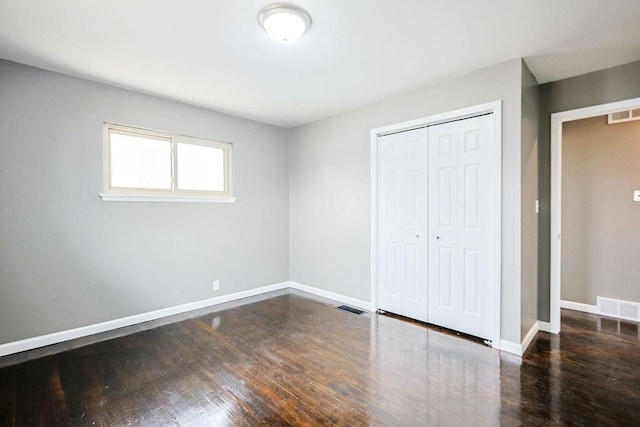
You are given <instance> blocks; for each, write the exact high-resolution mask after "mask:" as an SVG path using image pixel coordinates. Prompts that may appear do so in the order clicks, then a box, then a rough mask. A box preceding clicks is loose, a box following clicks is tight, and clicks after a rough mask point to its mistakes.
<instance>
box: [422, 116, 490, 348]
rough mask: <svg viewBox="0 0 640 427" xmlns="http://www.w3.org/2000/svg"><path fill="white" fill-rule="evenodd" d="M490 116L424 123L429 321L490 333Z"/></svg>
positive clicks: (475, 333) (456, 328) (476, 332)
mask: <svg viewBox="0 0 640 427" xmlns="http://www.w3.org/2000/svg"><path fill="white" fill-rule="evenodd" d="M493 142H494V141H493V119H492V116H482V117H475V118H471V119H466V120H461V121H457V122H451V123H446V124H442V125H438V126H433V127H430V128H429V206H430V211H429V254H428V258H429V262H428V264H429V285H428V288H429V291H428V299H429V304H428V306H429V316H428V318H429V322H430V323H434V324H438V325H442V326H445V327H447V328H451V329H455V330H458V331H461V332H465V333H468V334H471V335H475V336H478V337H482V338H487V339H490V338H491V333H492V322H491V315H492V305H491V295H492V292H491V291H492V290H491V286H492V280H491V279H492V277H491V266H492V265H493V264H492V261H493V260H492V258H491V257H492V235H491V206H492V196H494V194H493V193H494V192H493V191H492V182H491V153H492V150H493Z"/></svg>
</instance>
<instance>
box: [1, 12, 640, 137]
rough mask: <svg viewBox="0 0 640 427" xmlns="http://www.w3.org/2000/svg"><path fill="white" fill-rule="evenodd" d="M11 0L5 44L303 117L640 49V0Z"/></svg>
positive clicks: (91, 73)
mask: <svg viewBox="0 0 640 427" xmlns="http://www.w3.org/2000/svg"><path fill="white" fill-rule="evenodd" d="M291 2H294V3H295V4H297V5H299V6H302V7H303V8H304V9H306V10H307V11H308V12H309V14H310V15H311V18H312V20H313V23H312V25H311V29H310V31H309V32H308V33H307V34H305V35H304V36H303V37H302V38H301V39H300V40H299V42H298V43H296V44H292V45H284V44H279V43H277V42H275V41H273V40H271V39H270V38H269V37H268V35H267V34H266V33H265V32H264V31H263V30H262V28H261V27H260V25H259V24H258V19H257V16H258V13H259V12H260V10H261V9H262V8H263V7H264V6H266V5H267V4H270V3H272V2H270V1H263V0H180V1H175V0H172V1H169V0H110V1H96V0H56V1H27V0H0V57H1V58H5V59H10V60H13V61H17V62H21V63H24V64H29V65H34V66H36V67H41V68H45V69H49V70H54V71H59V72H62V73H66V74H71V75H74V76H79V77H84V78H87V79H91V80H97V81H101V82H106V83H110V84H114V85H117V86H121V87H126V88H131V89H135V90H138V91H142V92H146V93H151V94H155V95H159V96H162V97H166V98H170V99H176V100H180V101H184V102H187V103H190V104H195V105H199V106H203V107H207V108H210V109H214V110H217V111H222V112H226V113H230V114H234V115H237V116H241V117H247V118H251V119H255V120H259V121H263V122H266V123H272V124H276V125H279V126H285V127H291V126H296V125H300V124H303V123H307V122H310V121H313V120H317V119H320V118H323V117H327V116H330V115H333V114H336V113H339V112H342V111H346V110H350V109H353V108H355V107H358V106H361V105H366V104H369V103H371V102H374V101H377V100H381V99H385V98H389V97H392V96H394V95H398V94H401V93H405V92H409V91H412V90H415V89H418V88H421V87H425V86H428V85H431V84H434V83H436V82H438V81H442V80H445V79H449V78H453V77H456V76H460V75H463V74H466V73H469V72H471V71H474V70H477V69H480V68H483V67H487V66H490V65H493V64H497V63H500V62H503V61H507V60H510V59H513V58H519V57H524V58H525V59H526V62H527V63H528V64H529V66H530V68H531V70H532V71H533V73H534V74H535V76H536V78H537V79H538V81H539V82H540V83H544V82H548V81H553V80H558V79H562V78H566V77H570V76H573V75H578V74H583V73H586V72H590V71H594V70H598V69H602V68H607V67H611V66H615V65H620V64H624V63H628V62H632V61H634V60H638V59H640V24H639V23H638V22H639V19H640V1H639V0H483V1H480V0H291Z"/></svg>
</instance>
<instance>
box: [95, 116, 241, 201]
mask: <svg viewBox="0 0 640 427" xmlns="http://www.w3.org/2000/svg"><path fill="white" fill-rule="evenodd" d="M111 132H114V133H119V134H126V135H133V136H142V137H150V138H154V139H164V140H167V141H169V142H170V143H171V189H167V190H163V189H154V188H130V187H112V186H111V144H110V138H109V135H110V133H111ZM103 141H104V142H103V156H102V157H103V192H102V193H100V197H102V200H104V201H137V202H140V201H148V202H209V203H233V202H235V201H236V198H235V197H233V144H231V143H229V142H219V141H210V140H206V139H201V138H193V137H190V136H184V135H176V134H171V133H168V132H160V131H155V130H150V129H144V128H140V127H135V126H126V125H120V124H115V123H107V122H105V123H104V127H103ZM178 143H182V144H190V145H200V146H204V147H211V148H219V149H221V150H223V153H224V154H223V156H224V157H223V158H224V169H225V170H224V184H225V188H224V191H201V190H180V189H179V188H178V157H177V156H178V153H177V151H178V150H177V144H178Z"/></svg>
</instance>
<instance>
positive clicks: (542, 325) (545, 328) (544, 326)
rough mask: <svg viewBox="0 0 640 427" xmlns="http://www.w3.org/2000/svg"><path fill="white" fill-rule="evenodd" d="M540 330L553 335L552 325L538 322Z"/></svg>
mask: <svg viewBox="0 0 640 427" xmlns="http://www.w3.org/2000/svg"><path fill="white" fill-rule="evenodd" d="M538 330H539V331H542V332H549V333H551V323H549V322H543V321H542V320H538Z"/></svg>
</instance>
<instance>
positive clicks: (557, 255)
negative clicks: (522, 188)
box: [550, 98, 640, 334]
mask: <svg viewBox="0 0 640 427" xmlns="http://www.w3.org/2000/svg"><path fill="white" fill-rule="evenodd" d="M638 108H640V98H635V99H630V100H625V101H619V102H612V103H607V104H601V105H596V106H592V107H585V108H580V109H576V110H570V111H564V112H559V113H554V114H552V115H551V277H550V285H551V286H550V332H551V333H556V334H557V333H559V332H560V310H561V308H562V305H563V304H562V292H561V289H562V237H563V236H562V218H563V212H562V207H563V196H562V188H563V182H562V177H563V171H562V169H563V159H562V154H563V130H564V128H565V124H567V122H573V121H576V120H583V119H590V118H594V117H598V116H603V115H607V114H610V113H616V112H621V111H628V110H635V109H638ZM631 197H632V194H629V198H631ZM634 231H635V230H629V233H633V232H634ZM618 304H619V303H618ZM564 305H565V306H567V308H574V309H575V308H578V309H582V311H586V309H585V306H586V304H576V305H574V306H571V307H570V304H569V305H567V304H566V303H565V304H564ZM618 310H619V308H618ZM598 313H600V311H598Z"/></svg>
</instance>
